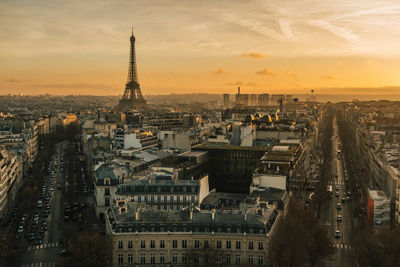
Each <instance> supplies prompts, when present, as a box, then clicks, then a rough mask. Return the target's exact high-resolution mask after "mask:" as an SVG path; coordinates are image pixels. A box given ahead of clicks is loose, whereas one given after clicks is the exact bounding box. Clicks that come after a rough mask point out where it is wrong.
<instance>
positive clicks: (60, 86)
mask: <svg viewBox="0 0 400 267" xmlns="http://www.w3.org/2000/svg"><path fill="white" fill-rule="evenodd" d="M35 87H39V88H40V87H44V88H54V89H85V88H86V89H89V88H90V89H105V88H112V87H115V86H112V85H107V84H101V83H99V84H92V83H64V84H63V83H58V84H37V85H35Z"/></svg>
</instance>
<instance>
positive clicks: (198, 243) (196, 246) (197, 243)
mask: <svg viewBox="0 0 400 267" xmlns="http://www.w3.org/2000/svg"><path fill="white" fill-rule="evenodd" d="M194 247H195V248H199V247H200V240H195V241H194Z"/></svg>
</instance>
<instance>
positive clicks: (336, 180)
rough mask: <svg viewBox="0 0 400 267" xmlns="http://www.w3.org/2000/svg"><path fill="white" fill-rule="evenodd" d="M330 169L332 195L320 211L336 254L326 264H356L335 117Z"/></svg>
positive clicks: (348, 200) (351, 222) (350, 215)
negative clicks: (331, 173) (324, 207)
mask: <svg viewBox="0 0 400 267" xmlns="http://www.w3.org/2000/svg"><path fill="white" fill-rule="evenodd" d="M332 146H333V149H332V153H333V157H332V171H333V177H330V179H329V182H328V184H329V185H331V186H332V188H333V191H334V192H332V193H333V196H332V198H331V199H330V201H328V206H329V207H328V208H327V209H324V210H323V211H322V212H321V218H322V219H323V220H322V221H323V222H325V225H327V226H329V229H330V233H331V237H332V240H333V242H334V247H335V248H337V252H336V254H335V255H334V256H333V257H332V259H331V260H330V261H327V262H326V263H325V265H326V266H357V265H355V264H356V263H355V262H354V261H355V260H354V254H353V251H352V249H353V248H352V244H351V232H352V228H353V225H354V223H353V217H352V211H351V210H352V209H351V205H352V199H351V196H350V195H351V193H350V195H349V194H348V190H347V187H346V182H345V178H344V173H345V169H344V167H345V166H344V164H343V158H344V156H343V154H342V149H341V148H342V144H341V141H340V138H339V133H338V125H337V121H336V117H334V119H333V137H332ZM346 198H347V199H346Z"/></svg>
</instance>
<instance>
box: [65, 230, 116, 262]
mask: <svg viewBox="0 0 400 267" xmlns="http://www.w3.org/2000/svg"><path fill="white" fill-rule="evenodd" d="M67 251H68V252H70V255H69V256H67V257H65V258H63V259H62V260H61V261H60V266H71V267H75V266H88V267H109V266H112V251H113V244H112V240H111V238H110V237H109V236H107V235H102V234H100V233H96V232H84V233H76V234H75V235H74V236H73V238H71V239H70V240H69V241H68V244H67Z"/></svg>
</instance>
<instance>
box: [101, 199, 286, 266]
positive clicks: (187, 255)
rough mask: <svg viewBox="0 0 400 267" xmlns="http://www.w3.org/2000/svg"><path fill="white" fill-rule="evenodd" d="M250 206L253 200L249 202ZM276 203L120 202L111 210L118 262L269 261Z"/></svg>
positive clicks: (109, 227)
mask: <svg viewBox="0 0 400 267" xmlns="http://www.w3.org/2000/svg"><path fill="white" fill-rule="evenodd" d="M247 205H248V204H247ZM279 216H280V214H279V213H278V211H277V209H276V207H275V206H274V205H268V204H266V203H265V202H264V203H258V204H255V205H254V206H251V205H250V206H248V207H247V208H245V209H244V210H243V209H242V210H236V211H229V212H226V211H199V210H193V209H192V210H190V209H187V210H181V211H151V210H143V209H141V208H138V207H132V206H129V205H127V204H126V202H125V203H124V202H120V203H117V206H116V207H113V208H111V209H109V211H108V214H107V222H106V228H107V233H108V234H110V235H111V237H112V239H113V246H114V247H113V266H192V265H193V266H205V265H207V264H213V265H216V266H239V265H242V266H243V265H257V266H266V264H267V256H268V255H267V251H268V243H269V236H270V234H271V232H272V231H273V229H274V227H273V226H274V222H275V221H276V220H277V219H278V218H279Z"/></svg>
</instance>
